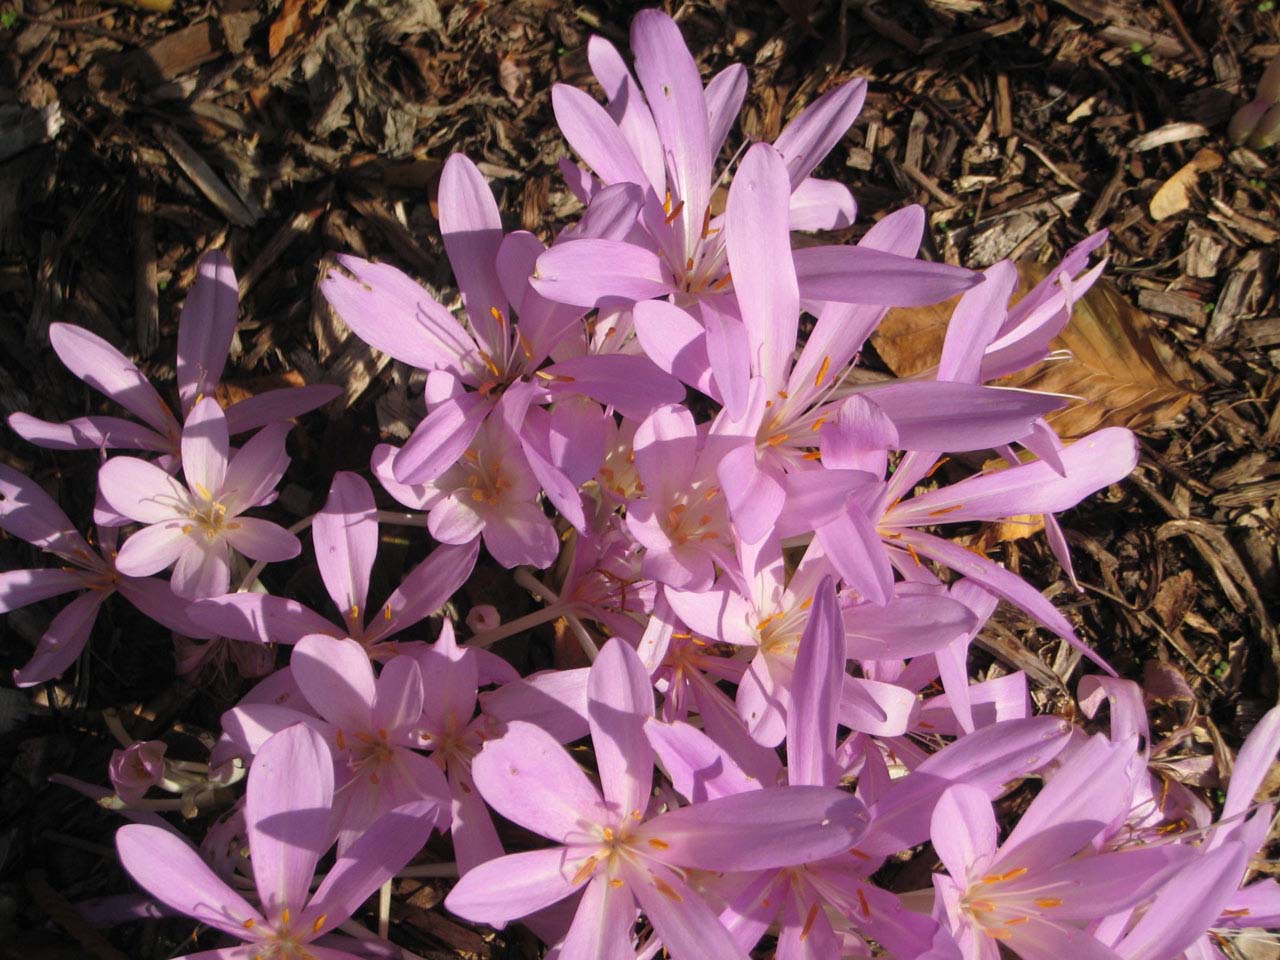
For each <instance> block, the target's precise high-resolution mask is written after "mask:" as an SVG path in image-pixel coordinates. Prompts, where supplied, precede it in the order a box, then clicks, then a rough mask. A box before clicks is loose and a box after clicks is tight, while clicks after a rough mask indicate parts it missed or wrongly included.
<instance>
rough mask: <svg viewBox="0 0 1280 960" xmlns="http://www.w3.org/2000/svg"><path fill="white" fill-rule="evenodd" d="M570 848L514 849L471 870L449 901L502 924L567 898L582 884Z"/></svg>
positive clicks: (471, 916) (467, 913)
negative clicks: (577, 878) (515, 851)
mask: <svg viewBox="0 0 1280 960" xmlns="http://www.w3.org/2000/svg"><path fill="white" fill-rule="evenodd" d="M570 854H571V849H570V848H565V847H552V848H550V849H548V850H530V851H528V852H526V853H512V854H508V855H507V856H505V857H499V858H498V859H497V860H490V861H489V862H487V863H482V864H480V865H479V866H477V867H473V868H472V869H470V870H468V871H467V873H466V875H465V876H463V878H462V879H461V880H460V881H458V883H457V884H456V885H455V886H454V888H453V889H452V890H451V891H449V896H447V897H446V898H445V901H444V905H445V907H446V908H448V910H449V911H450V912H451V913H454V914H456V915H458V916H459V917H462V918H464V919H466V920H472V921H474V922H476V923H487V924H491V925H501V924H504V923H506V922H507V921H509V920H515V919H517V918H519V917H523V916H526V915H528V914H530V913H533V912H535V911H537V910H541V909H542V908H543V907H547V906H550V905H551V904H553V903H557V902H559V901H560V900H563V899H564V898H565V897H567V896H569V894H571V893H573V891H574V890H575V889H576V888H577V887H578V886H579V885H580V884H581V882H582V881H578V882H577V883H575V882H574V881H573V876H574V874H575V873H576V872H577V870H578V866H579V864H578V861H577V860H576V859H575V860H572V861H571V860H570V859H569V856H570Z"/></svg>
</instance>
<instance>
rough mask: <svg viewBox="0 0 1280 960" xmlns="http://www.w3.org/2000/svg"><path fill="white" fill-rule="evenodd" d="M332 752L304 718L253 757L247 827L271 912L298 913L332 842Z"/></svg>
mask: <svg viewBox="0 0 1280 960" xmlns="http://www.w3.org/2000/svg"><path fill="white" fill-rule="evenodd" d="M332 806H333V758H332V755H331V754H330V753H329V748H328V746H327V745H326V744H325V742H324V738H323V737H321V736H320V734H319V733H317V732H316V731H315V730H312V729H311V728H310V727H308V726H306V725H304V724H297V725H296V726H292V727H289V728H288V729H287V730H282V731H281V732H280V733H277V734H275V736H273V737H271V739H269V740H268V741H267V742H266V743H264V744H263V745H262V747H261V749H259V750H258V753H257V756H255V757H254V758H253V765H252V766H251V767H250V768H249V785H248V789H247V790H246V793H245V805H244V818H245V829H246V831H247V833H248V837H249V851H250V853H251V854H252V866H253V877H254V880H255V882H256V883H257V885H258V893H259V894H260V895H261V897H262V905H263V907H264V908H265V910H266V913H267V914H268V916H271V917H277V916H279V915H280V912H281V911H282V910H285V909H288V910H291V911H292V912H293V913H294V915H295V916H296V915H298V914H299V913H300V912H301V911H302V908H303V906H304V905H305V904H306V902H307V893H308V890H309V888H310V885H311V878H312V876H313V875H314V874H315V870H316V864H317V863H318V862H319V860H320V858H321V857H322V856H323V855H324V853H325V851H326V850H328V849H329V847H330V846H331V845H332V843H333V832H332V829H331V828H330V808H331V807H332Z"/></svg>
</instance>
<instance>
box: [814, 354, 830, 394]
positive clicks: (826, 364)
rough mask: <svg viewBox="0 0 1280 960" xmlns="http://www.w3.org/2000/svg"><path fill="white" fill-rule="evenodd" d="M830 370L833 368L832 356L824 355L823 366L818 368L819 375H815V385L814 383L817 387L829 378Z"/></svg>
mask: <svg viewBox="0 0 1280 960" xmlns="http://www.w3.org/2000/svg"><path fill="white" fill-rule="evenodd" d="M830 370H831V358H830V357H823V358H822V366H820V367H819V368H818V375H817V376H816V377H814V378H813V385H814V386H815V387H820V386H822V381H823V380H825V379H827V373H828V372H829V371H830Z"/></svg>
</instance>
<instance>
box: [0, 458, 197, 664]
mask: <svg viewBox="0 0 1280 960" xmlns="http://www.w3.org/2000/svg"><path fill="white" fill-rule="evenodd" d="M0 530H4V531H5V532H7V533H10V534H12V535H13V536H15V537H20V538H21V539H23V540H26V541H27V542H28V543H30V544H32V545H33V546H35V547H39V548H40V549H41V550H43V551H45V552H46V553H48V554H50V555H51V556H54V557H57V558H58V560H59V561H60V562H61V563H62V566H61V568H57V569H55V568H47V569H35V570H6V571H4V572H3V573H0V612H3V613H7V612H9V611H10V610H17V609H18V608H19V607H25V606H26V605H27V604H29V603H36V602H37V601H40V600H47V599H49V598H50V597H56V596H58V595H60V594H64V593H71V592H73V591H79V592H80V594H79V596H77V597H76V598H75V599H74V600H72V601H71V602H70V603H69V604H67V606H65V607H64V608H63V609H62V610H61V611H60V612H59V613H58V614H57V616H55V617H54V618H53V622H52V623H50V624H49V629H48V630H46V631H45V633H44V635H43V636H42V637H41V638H40V642H39V644H38V645H37V647H36V651H35V653H34V654H33V655H32V657H31V660H30V661H28V663H27V664H26V666H24V667H22V668H21V669H19V670H16V671H14V675H13V678H14V683H16V684H17V685H18V686H20V687H29V686H32V685H34V684H37V683H43V682H44V681H45V680H51V679H53V678H54V677H56V676H58V675H59V674H61V673H62V671H64V670H65V669H67V667H69V666H71V664H72V663H74V662H75V659H76V658H77V657H78V656H80V652H81V651H82V650H83V649H84V646H85V644H86V643H87V642H88V640H89V634H90V633H91V632H92V630H93V625H94V623H95V622H96V621H97V618H98V611H99V610H100V609H101V608H102V604H103V603H104V602H105V601H106V599H107V598H108V597H110V596H111V595H112V594H113V593H116V592H117V591H118V592H119V593H120V594H122V595H123V596H124V597H125V599H127V600H128V601H129V602H130V603H132V604H133V605H134V606H136V607H137V608H138V609H139V610H141V611H142V612H143V613H145V614H146V615H147V616H149V617H151V619H153V620H155V621H157V622H158V623H161V624H163V625H164V626H166V627H169V628H170V629H171V630H176V631H178V632H180V633H183V634H185V635H187V636H200V637H203V636H207V633H206V631H205V630H204V629H203V628H202V627H200V626H198V625H197V624H196V623H195V622H193V621H192V620H191V619H190V617H188V616H187V613H186V604H184V603H175V602H174V599H173V594H172V592H171V591H170V589H169V585H168V584H166V583H165V582H164V581H163V580H155V579H151V578H146V579H142V578H138V577H132V576H127V575H125V574H124V573H122V572H121V571H120V570H118V569H117V567H116V550H115V546H116V536H117V531H115V530H114V529H111V528H105V527H100V528H99V529H98V541H97V546H96V548H95V547H91V546H90V545H89V542H88V541H87V540H85V538H84V537H82V536H81V535H80V534H79V533H78V532H77V531H76V529H75V527H74V526H73V525H72V523H71V521H70V520H69V519H67V515H66V514H65V513H63V512H62V510H61V508H59V507H58V505H57V504H56V503H54V502H53V499H52V498H51V497H50V496H49V495H48V494H47V493H45V492H44V491H43V490H42V489H40V487H39V485H37V484H36V482H35V481H34V480H32V479H31V478H30V477H27V476H25V475H23V474H21V473H19V472H18V471H17V470H14V469H13V468H12V467H7V466H5V465H4V464H0Z"/></svg>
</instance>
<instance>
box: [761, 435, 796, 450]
mask: <svg viewBox="0 0 1280 960" xmlns="http://www.w3.org/2000/svg"><path fill="white" fill-rule="evenodd" d="M790 439H791V435H790V434H788V433H775V434H774V435H773V436H772V437H770V438H769V439H768V440H766V441H765V443H767V444H769V446H771V447H776V446H777V445H778V444H780V443H786V442H787V441H788V440H790Z"/></svg>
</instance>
